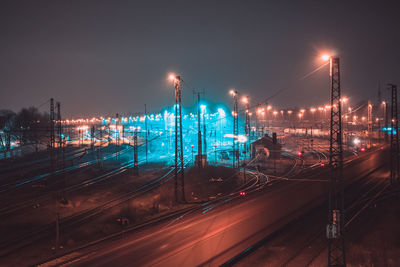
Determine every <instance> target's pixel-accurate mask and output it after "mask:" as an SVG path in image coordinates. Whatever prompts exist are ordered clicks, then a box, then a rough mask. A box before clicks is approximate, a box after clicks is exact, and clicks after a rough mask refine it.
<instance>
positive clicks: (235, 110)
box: [231, 90, 239, 168]
mask: <svg viewBox="0 0 400 267" xmlns="http://www.w3.org/2000/svg"><path fill="white" fill-rule="evenodd" d="M231 95H232V96H233V112H232V117H233V136H232V143H233V145H232V146H233V147H232V159H233V161H232V164H233V165H232V166H233V168H239V143H238V142H237V140H238V138H239V110H238V92H237V91H236V90H231Z"/></svg>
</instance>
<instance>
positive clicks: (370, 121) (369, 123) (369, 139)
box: [367, 100, 372, 148]
mask: <svg viewBox="0 0 400 267" xmlns="http://www.w3.org/2000/svg"><path fill="white" fill-rule="evenodd" d="M367 121H368V145H367V147H368V148H371V139H372V104H371V101H370V100H368V116H367Z"/></svg>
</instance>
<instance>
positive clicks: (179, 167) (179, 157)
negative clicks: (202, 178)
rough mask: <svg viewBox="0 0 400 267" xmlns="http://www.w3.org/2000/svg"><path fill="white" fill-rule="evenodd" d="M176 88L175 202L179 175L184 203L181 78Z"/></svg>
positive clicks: (178, 78) (178, 79)
mask: <svg viewBox="0 0 400 267" xmlns="http://www.w3.org/2000/svg"><path fill="white" fill-rule="evenodd" d="M174 88H175V202H176V203H178V201H179V199H178V174H180V177H181V191H182V192H181V193H182V201H183V202H185V201H186V197H185V173H184V165H183V140H182V107H181V102H182V99H181V77H180V76H175V77H174Z"/></svg>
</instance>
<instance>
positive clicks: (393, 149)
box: [388, 84, 400, 184]
mask: <svg viewBox="0 0 400 267" xmlns="http://www.w3.org/2000/svg"><path fill="white" fill-rule="evenodd" d="M388 86H389V89H390V90H391V93H392V106H391V119H390V154H391V157H390V182H391V183H392V184H393V183H394V182H395V181H396V180H398V179H399V173H400V164H399V123H398V119H397V118H398V116H397V114H398V113H397V85H395V84H388Z"/></svg>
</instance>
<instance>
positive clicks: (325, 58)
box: [321, 54, 331, 61]
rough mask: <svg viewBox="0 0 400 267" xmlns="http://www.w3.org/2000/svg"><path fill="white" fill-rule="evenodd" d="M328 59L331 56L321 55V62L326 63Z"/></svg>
mask: <svg viewBox="0 0 400 267" xmlns="http://www.w3.org/2000/svg"><path fill="white" fill-rule="evenodd" d="M330 58H331V56H330V55H328V54H323V55H322V56H321V59H322V60H323V61H328V60H329V59H330Z"/></svg>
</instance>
